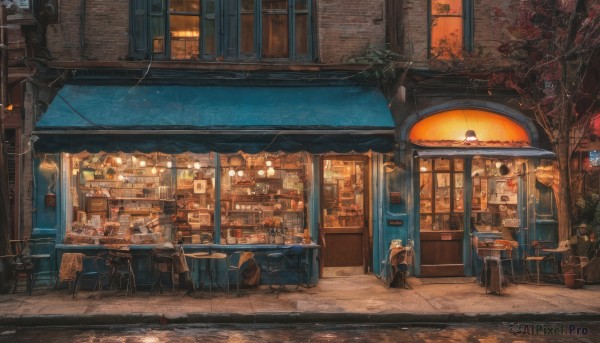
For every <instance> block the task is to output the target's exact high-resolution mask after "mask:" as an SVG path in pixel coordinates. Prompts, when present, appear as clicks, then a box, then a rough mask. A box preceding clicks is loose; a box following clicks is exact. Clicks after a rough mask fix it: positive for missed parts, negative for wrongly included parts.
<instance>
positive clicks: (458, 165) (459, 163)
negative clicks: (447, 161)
mask: <svg viewBox="0 0 600 343" xmlns="http://www.w3.org/2000/svg"><path fill="white" fill-rule="evenodd" d="M464 165H465V161H464V160H463V159H460V158H455V159H454V171H463V170H464Z"/></svg>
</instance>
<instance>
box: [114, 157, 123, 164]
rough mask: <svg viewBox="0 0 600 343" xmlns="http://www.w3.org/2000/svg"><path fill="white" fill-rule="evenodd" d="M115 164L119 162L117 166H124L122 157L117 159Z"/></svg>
mask: <svg viewBox="0 0 600 343" xmlns="http://www.w3.org/2000/svg"><path fill="white" fill-rule="evenodd" d="M115 162H117V164H122V163H123V159H122V158H121V157H117V158H115Z"/></svg>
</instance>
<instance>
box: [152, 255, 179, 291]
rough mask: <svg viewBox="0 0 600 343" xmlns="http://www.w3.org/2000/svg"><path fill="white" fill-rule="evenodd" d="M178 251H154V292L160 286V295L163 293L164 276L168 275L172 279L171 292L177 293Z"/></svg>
mask: <svg viewBox="0 0 600 343" xmlns="http://www.w3.org/2000/svg"><path fill="white" fill-rule="evenodd" d="M176 253H177V251H176V250H175V249H174V248H160V247H156V248H154V249H152V268H153V275H155V278H154V282H153V283H152V292H154V290H155V289H156V287H157V286H158V288H159V292H160V294H162V293H163V283H162V279H163V278H162V276H163V275H164V274H168V275H170V277H171V291H175V254H176Z"/></svg>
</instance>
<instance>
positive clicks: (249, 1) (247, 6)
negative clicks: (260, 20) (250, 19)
mask: <svg viewBox="0 0 600 343" xmlns="http://www.w3.org/2000/svg"><path fill="white" fill-rule="evenodd" d="M252 10H254V0H242V11H252Z"/></svg>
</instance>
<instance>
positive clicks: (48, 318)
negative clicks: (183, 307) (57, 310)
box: [0, 312, 600, 327]
mask: <svg viewBox="0 0 600 343" xmlns="http://www.w3.org/2000/svg"><path fill="white" fill-rule="evenodd" d="M577 321H600V314H598V313H589V312H580V313H494V314H489V313H473V314H468V313H439V314H435V313H432V314H415V313H375V314H373V313H314V312H302V313H300V312H286V313H253V314H241V313H220V314H215V313H187V314H182V315H177V316H164V315H162V314H158V313H129V314H125V315H122V314H90V315H84V316H81V315H23V316H17V315H7V316H2V317H1V318H0V326H18V327H33V326H36V327H37V326H63V327H67V326H90V325H93V326H97V325H131V324H163V325H167V324H207V323H209V324H311V323H312V324H316V323H321V324H323V323H335V324H392V323H393V324H400V323H406V324H415V323H431V324H439V323H452V324H461V323H501V322H521V323H523V322H526V323H531V322H577Z"/></svg>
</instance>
